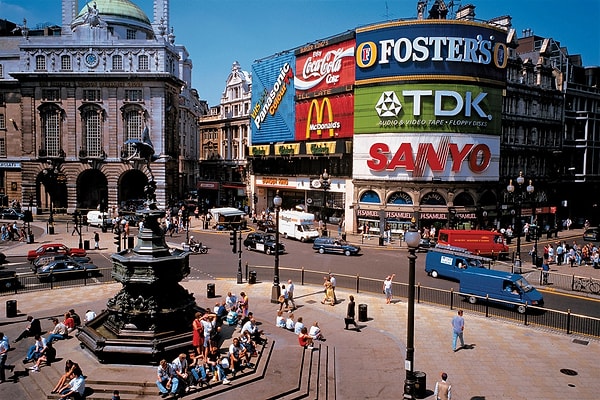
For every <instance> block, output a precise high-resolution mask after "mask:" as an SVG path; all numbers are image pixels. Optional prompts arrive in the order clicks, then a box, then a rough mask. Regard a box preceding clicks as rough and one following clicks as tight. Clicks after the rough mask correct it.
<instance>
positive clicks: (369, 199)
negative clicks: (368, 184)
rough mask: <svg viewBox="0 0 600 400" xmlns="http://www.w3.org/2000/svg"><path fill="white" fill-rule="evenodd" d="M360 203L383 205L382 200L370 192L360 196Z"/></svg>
mask: <svg viewBox="0 0 600 400" xmlns="http://www.w3.org/2000/svg"><path fill="white" fill-rule="evenodd" d="M359 202H361V203H377V204H381V198H380V197H379V195H378V194H377V193H375V192H374V191H372V190H368V191H366V192H364V193H363V194H362V195H361V196H360V200H359Z"/></svg>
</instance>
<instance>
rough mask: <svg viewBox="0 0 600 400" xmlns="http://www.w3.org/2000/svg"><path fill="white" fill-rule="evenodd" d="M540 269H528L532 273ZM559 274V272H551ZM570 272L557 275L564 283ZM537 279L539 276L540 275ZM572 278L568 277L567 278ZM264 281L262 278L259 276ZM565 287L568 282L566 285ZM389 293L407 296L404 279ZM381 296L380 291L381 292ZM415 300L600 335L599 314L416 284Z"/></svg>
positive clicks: (352, 284)
mask: <svg viewBox="0 0 600 400" xmlns="http://www.w3.org/2000/svg"><path fill="white" fill-rule="evenodd" d="M250 268H251V269H254V270H259V269H260V270H263V271H264V273H262V274H260V273H258V272H257V275H258V276H260V275H262V276H263V277H265V276H272V274H273V273H272V269H273V268H272V267H268V266H254V267H250ZM541 272H542V271H538V270H534V271H532V273H535V274H536V276H538V275H537V274H539V276H540V277H541ZM555 275H562V274H555ZM324 276H325V274H324V273H323V272H321V271H312V270H307V269H294V268H281V267H280V280H281V282H285V281H286V280H287V279H292V280H294V281H295V282H296V283H299V284H301V285H305V284H310V285H322V284H323V281H324V279H323V278H324ZM335 277H336V286H337V287H340V288H345V289H351V290H354V291H356V293H360V292H366V293H382V291H383V281H382V280H379V279H373V278H366V277H361V276H358V275H356V276H355V275H345V274H337V273H336V274H335ZM568 277H570V275H564V276H562V277H561V279H562V280H564V281H565V285H567V283H566V282H567V280H568ZM540 279H541V278H540ZM571 279H572V278H571ZM262 281H263V282H264V281H265V280H264V279H263V280H262ZM571 282H572V280H571ZM567 287H569V285H567ZM392 294H393V295H394V297H404V298H406V297H407V294H408V285H407V284H406V283H399V282H394V283H393V285H392ZM382 296H383V294H382ZM471 297H473V298H475V300H476V302H475V303H474V304H472V303H470V302H469V301H468V299H469V298H471ZM415 301H416V302H417V303H425V304H431V305H435V306H442V307H448V308H450V309H451V310H452V309H456V308H461V309H465V310H469V311H471V312H476V313H479V314H482V315H484V316H486V317H489V318H498V319H504V320H507V321H512V322H515V323H519V324H523V325H530V326H536V327H541V328H547V329H552V330H555V331H560V332H564V333H567V334H578V335H583V336H590V337H594V338H600V318H594V317H589V316H586V315H580V314H574V313H572V312H570V311H559V310H553V309H550V308H544V307H535V306H526V307H525V312H524V313H522V314H521V313H519V312H518V307H517V306H519V305H521V304H519V303H511V302H507V301H501V300H494V301H490V300H489V299H488V298H486V297H480V296H472V295H466V294H463V293H460V292H455V291H453V290H444V289H437V288H430V287H425V286H421V285H420V284H419V285H417V287H416V288H415Z"/></svg>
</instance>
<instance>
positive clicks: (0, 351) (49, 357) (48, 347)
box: [0, 309, 118, 400]
mask: <svg viewBox="0 0 600 400" xmlns="http://www.w3.org/2000/svg"><path fill="white" fill-rule="evenodd" d="M91 315H93V316H94V317H95V314H94V313H93V312H92V311H90V310H88V311H87V312H86V317H85V318H86V319H87V318H88V317H90V316H91ZM51 320H52V323H53V325H54V328H53V329H52V330H51V331H50V332H48V336H47V337H44V333H46V332H45V331H44V330H43V329H42V325H41V322H40V320H39V319H38V318H35V317H34V316H33V315H28V316H27V325H26V326H25V328H24V329H23V331H22V332H21V333H20V334H19V336H17V338H16V339H15V344H17V343H19V342H21V341H25V340H28V339H31V340H32V343H31V342H30V343H31V344H30V345H29V347H28V350H27V354H26V356H25V358H24V359H23V364H28V363H32V364H33V365H32V366H30V367H28V370H29V371H30V372H33V373H39V372H40V371H41V369H42V367H44V366H50V365H52V363H54V362H55V361H56V360H57V349H56V347H55V346H54V344H55V343H56V342H57V341H59V340H63V339H66V338H68V337H69V334H70V333H72V332H73V331H74V330H75V329H77V328H78V327H79V326H80V325H81V323H82V320H81V318H80V317H79V315H78V314H77V313H76V312H75V310H74V309H70V310H69V311H67V312H65V313H64V315H63V318H62V320H61V321H59V319H58V318H55V317H53V318H51ZM0 338H2V339H0V340H1V341H0V382H4V381H5V379H6V377H5V369H9V370H10V371H13V370H14V368H15V366H14V365H8V366H7V365H6V353H7V352H8V350H9V349H10V342H9V340H8V338H7V337H5V336H4V334H3V333H0ZM51 394H59V396H60V397H59V398H61V399H74V400H80V399H83V398H84V395H85V376H84V375H83V372H82V371H81V368H80V367H79V365H78V364H77V363H76V362H74V361H72V360H66V362H65V370H64V373H63V375H62V376H61V377H60V379H59V380H58V381H57V382H56V384H55V385H54V387H53V388H52V391H51ZM117 399H118V397H117Z"/></svg>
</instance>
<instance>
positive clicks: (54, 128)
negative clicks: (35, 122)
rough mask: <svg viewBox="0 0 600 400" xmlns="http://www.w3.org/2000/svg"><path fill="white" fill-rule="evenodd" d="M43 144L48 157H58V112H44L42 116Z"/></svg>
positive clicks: (59, 153) (59, 152) (59, 154)
mask: <svg viewBox="0 0 600 400" xmlns="http://www.w3.org/2000/svg"><path fill="white" fill-rule="evenodd" d="M41 117H42V132H43V135H44V138H43V143H44V149H45V150H46V156H48V157H60V156H61V151H60V150H61V149H60V112H59V110H51V111H46V112H44V113H43V114H42V115H41Z"/></svg>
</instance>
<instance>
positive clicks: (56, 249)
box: [27, 243, 86, 262]
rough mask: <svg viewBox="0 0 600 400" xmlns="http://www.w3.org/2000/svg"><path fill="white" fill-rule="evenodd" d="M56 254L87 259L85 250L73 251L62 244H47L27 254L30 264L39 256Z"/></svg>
mask: <svg viewBox="0 0 600 400" xmlns="http://www.w3.org/2000/svg"><path fill="white" fill-rule="evenodd" d="M56 254H65V255H68V256H73V257H85V255H86V252H85V250H84V249H71V248H69V247H67V246H65V245H64V244H60V243H46V244H43V245H41V246H40V247H38V248H37V249H35V250H29V252H28V253H27V260H29V262H33V261H34V260H35V259H36V258H38V257H39V256H44V255H56Z"/></svg>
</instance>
